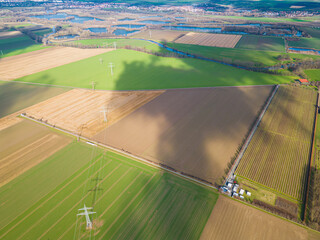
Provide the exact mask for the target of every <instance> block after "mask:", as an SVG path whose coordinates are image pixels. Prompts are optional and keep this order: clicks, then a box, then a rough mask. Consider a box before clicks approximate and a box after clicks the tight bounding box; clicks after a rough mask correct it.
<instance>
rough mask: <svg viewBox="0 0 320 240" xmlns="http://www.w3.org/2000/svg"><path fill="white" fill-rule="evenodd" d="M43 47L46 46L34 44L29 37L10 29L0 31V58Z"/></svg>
mask: <svg viewBox="0 0 320 240" xmlns="http://www.w3.org/2000/svg"><path fill="white" fill-rule="evenodd" d="M45 48H46V47H42V45H41V44H36V43H35V42H34V41H33V40H32V39H31V38H29V37H28V36H26V35H24V34H21V33H20V32H17V31H10V32H1V33H0V50H1V51H2V54H1V55H0V58H5V57H10V56H15V55H19V54H22V53H27V52H32V51H36V50H40V49H45ZM1 61H2V60H1Z"/></svg>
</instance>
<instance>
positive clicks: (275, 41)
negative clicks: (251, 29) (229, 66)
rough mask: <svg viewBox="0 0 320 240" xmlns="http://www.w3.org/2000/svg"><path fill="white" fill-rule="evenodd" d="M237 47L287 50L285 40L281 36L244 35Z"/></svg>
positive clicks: (277, 50)
mask: <svg viewBox="0 0 320 240" xmlns="http://www.w3.org/2000/svg"><path fill="white" fill-rule="evenodd" d="M236 48H241V49H251V50H262V51H275V52H282V53H283V52H285V46H284V40H283V39H282V38H281V37H263V36H247V35H244V36H242V38H241V39H240V40H239V42H238V44H237V45H236Z"/></svg>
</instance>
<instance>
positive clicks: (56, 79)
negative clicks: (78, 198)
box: [0, 49, 294, 90]
mask: <svg viewBox="0 0 320 240" xmlns="http://www.w3.org/2000/svg"><path fill="white" fill-rule="evenodd" d="M101 62H102V64H101ZM110 62H111V63H112V64H113V65H114V67H113V75H111V69H110V67H109V65H107V66H106V64H103V63H108V64H109V63H110ZM0 66H1V62H0ZM93 79H94V81H95V82H96V88H97V89H108V90H138V89H139V90H146V89H169V88H191V87H212V86H239V85H263V84H265V85H271V84H279V83H287V82H290V81H292V80H293V79H294V78H293V77H290V76H278V75H270V74H264V73H258V72H251V71H247V70H243V69H237V68H234V67H229V66H226V65H222V64H219V63H212V62H207V61H203V60H198V59H191V58H184V59H177V58H168V57H158V56H154V55H150V54H146V53H141V52H137V51H132V50H126V49H120V50H115V51H111V52H108V53H104V54H101V55H99V56H95V57H91V58H87V59H84V60H81V61H78V62H74V63H70V64H66V65H64V66H60V67H56V68H53V69H49V70H46V71H42V72H39V73H36V74H32V75H29V76H25V77H22V78H19V79H17V80H18V81H23V82H33V83H44V84H53V85H63V86H72V87H82V88H91V83H92V80H93Z"/></svg>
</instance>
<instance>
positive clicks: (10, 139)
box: [0, 120, 71, 187]
mask: <svg viewBox="0 0 320 240" xmlns="http://www.w3.org/2000/svg"><path fill="white" fill-rule="evenodd" d="M70 142H71V139H70V138H68V137H65V136H63V135H61V134H57V133H54V132H52V131H50V130H49V129H48V128H46V127H44V126H39V125H38V124H36V123H33V122H30V121H26V120H24V121H22V122H21V123H18V124H16V125H14V126H11V127H9V128H6V129H4V130H2V131H1V138H0V187H1V186H3V185H4V184H6V183H8V182H10V181H11V180H12V179H14V178H15V177H17V176H19V175H20V174H22V173H24V172H26V171H27V170H29V169H30V168H32V167H34V166H36V165H37V164H39V163H40V162H42V161H43V160H44V159H46V158H47V157H49V156H50V155H52V154H53V153H55V152H57V151H58V150H59V149H62V148H63V147H65V146H66V145H67V144H69V143H70Z"/></svg>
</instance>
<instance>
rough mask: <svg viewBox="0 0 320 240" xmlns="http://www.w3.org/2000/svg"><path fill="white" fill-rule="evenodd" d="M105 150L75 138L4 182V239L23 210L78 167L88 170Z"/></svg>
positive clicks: (1, 222) (1, 226) (1, 210)
mask: <svg viewBox="0 0 320 240" xmlns="http://www.w3.org/2000/svg"><path fill="white" fill-rule="evenodd" d="M101 152H102V151H101V150H99V149H97V150H95V151H93V147H90V146H89V145H87V144H84V143H76V142H73V143H71V144H69V145H68V146H66V147H65V148H63V149H61V150H60V151H58V152H56V153H55V154H53V155H51V156H50V157H49V158H47V159H45V160H44V161H42V162H41V163H39V164H38V165H37V166H35V167H33V168H31V169H29V170H28V171H27V172H25V173H23V174H22V175H20V176H18V177H16V178H15V179H14V180H12V181H11V182H9V183H8V184H6V185H4V186H2V187H1V188H0V199H1V200H0V201H1V203H2V206H1V208H0V213H1V216H6V218H2V219H1V220H0V229H1V230H0V231H1V233H0V234H1V239H3V237H4V236H3V234H4V228H5V227H6V226H8V224H9V223H12V221H14V219H16V220H17V218H18V217H19V216H20V219H22V218H23V216H22V215H21V214H23V213H24V214H27V213H28V209H29V208H31V207H32V206H33V205H34V204H35V203H38V202H39V201H40V200H41V199H43V198H46V197H47V196H48V194H50V193H51V192H52V191H57V189H59V188H60V187H59V186H60V185H63V183H64V182H65V181H68V179H70V177H71V176H74V175H75V174H76V173H77V172H78V171H81V170H84V171H86V170H87V167H88V165H89V164H90V159H91V157H92V156H93V157H97V156H98V155H99V154H101ZM41 180H42V181H41Z"/></svg>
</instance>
